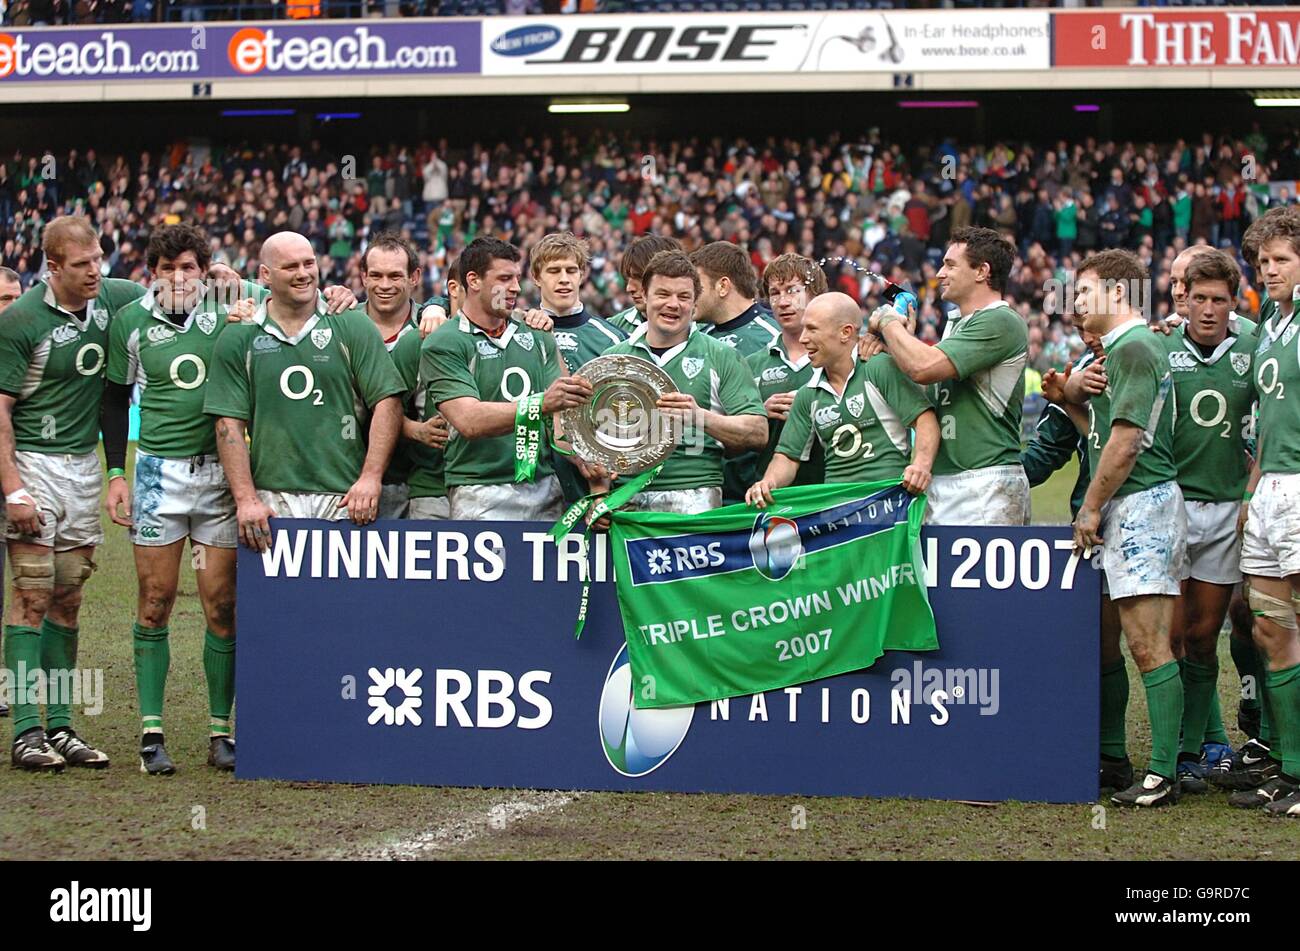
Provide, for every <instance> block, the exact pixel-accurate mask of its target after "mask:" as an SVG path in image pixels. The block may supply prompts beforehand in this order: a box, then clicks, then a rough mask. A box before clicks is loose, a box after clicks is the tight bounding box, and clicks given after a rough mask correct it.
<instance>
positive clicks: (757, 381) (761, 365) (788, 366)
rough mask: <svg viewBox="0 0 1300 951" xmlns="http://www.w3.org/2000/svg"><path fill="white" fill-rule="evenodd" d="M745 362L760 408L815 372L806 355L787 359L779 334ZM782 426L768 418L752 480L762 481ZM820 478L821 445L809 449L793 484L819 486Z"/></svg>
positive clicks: (823, 468)
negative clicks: (755, 387)
mask: <svg viewBox="0 0 1300 951" xmlns="http://www.w3.org/2000/svg"><path fill="white" fill-rule="evenodd" d="M745 362H746V363H748V364H749V372H750V373H751V374H753V377H754V385H755V386H757V387H758V398H759V400H761V401H762V403H763V404H764V405H767V401H768V399H769V398H771V397H773V396H775V395H777V394H778V393H794V392H795V391H797V390H798V389H799V388H800V387H801V386H803V385H804V384H806V383H807V382H808V381H809V380H811V379H812V375H813V373H814V372H815V371H814V369H813V365H812V363H811V362H810V361H809V360H808V355H807V354H806V353H805V354H804V355H803V356H802V357H800V358H799V359H798V360H797V361H793V362H792V361H791V360H790V351H789V350H788V349H787V348H786V345H785V339H784V338H783V337H781V336H779V335H778V336H777V337H776V339H775V340H773V341H772V342H771V343H770V344H768V347H767V350H766V351H764V352H760V353H751V354H750V355H749V357H748V358H746V361H745ZM784 427H785V424H784V423H782V422H781V421H780V420H776V419H772V418H770V417H769V418H768V421H767V446H765V447H764V449H763V451H762V452H760V453H759V454H758V458H757V459H756V460H755V461H754V477H755V480H757V479H761V478H763V473H765V472H767V466H768V463H770V462H771V461H772V456H773V454H774V453H775V452H776V447H777V445H778V444H779V443H780V442H781V431H782V429H783V428H784ZM824 478H825V466H824V464H823V460H822V450H821V446H820V445H817V446H814V447H813V451H812V455H811V457H810V458H809V459H808V461H807V462H804V463H803V464H802V465H801V466H799V474H798V475H796V476H795V479H794V484H795V485H821V483H822V481H823V480H824ZM752 484H753V483H750V485H752ZM746 488H748V486H746Z"/></svg>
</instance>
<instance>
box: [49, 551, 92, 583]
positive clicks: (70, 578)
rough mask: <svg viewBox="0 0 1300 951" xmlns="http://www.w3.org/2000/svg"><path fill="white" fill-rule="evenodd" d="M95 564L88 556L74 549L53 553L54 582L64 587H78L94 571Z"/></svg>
mask: <svg viewBox="0 0 1300 951" xmlns="http://www.w3.org/2000/svg"><path fill="white" fill-rule="evenodd" d="M95 568H96V565H95V563H94V562H93V561H91V560H90V559H89V558H88V557H86V556H85V555H83V554H81V553H80V552H75V551H59V552H55V553H54V583H55V584H57V585H60V586H62V587H66V588H79V587H81V586H82V585H83V584H85V583H86V579H87V578H89V577H90V576H91V574H92V573H93V572H94V570H95Z"/></svg>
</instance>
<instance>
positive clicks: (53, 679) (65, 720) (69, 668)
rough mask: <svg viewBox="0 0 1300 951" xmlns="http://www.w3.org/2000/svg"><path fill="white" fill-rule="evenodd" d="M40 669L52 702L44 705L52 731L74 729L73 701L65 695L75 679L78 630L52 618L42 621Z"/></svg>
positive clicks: (46, 718)
mask: <svg viewBox="0 0 1300 951" xmlns="http://www.w3.org/2000/svg"><path fill="white" fill-rule="evenodd" d="M41 667H42V668H44V670H45V676H46V677H47V678H48V689H49V691H50V693H49V702H48V703H47V704H46V705H45V720H46V723H47V725H48V728H49V730H50V731H51V732H53V731H54V730H57V729H60V728H62V727H70V726H72V698H71V697H70V696H65V695H64V694H65V692H66V691H67V689H68V688H69V687H71V686H72V677H73V676H74V675H75V672H76V669H77V629H76V628H75V627H64V626H63V625H62V624H55V623H54V622H53V621H51V620H50V619H49V618H46V619H45V620H44V621H42V622H41ZM65 671H66V672H67V673H64V672H65ZM56 700H57V701H58V702H57V703H56V702H55V701H56Z"/></svg>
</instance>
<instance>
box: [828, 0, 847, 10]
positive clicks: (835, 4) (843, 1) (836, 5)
mask: <svg viewBox="0 0 1300 951" xmlns="http://www.w3.org/2000/svg"><path fill="white" fill-rule="evenodd" d="M831 9H832V10H847V9H849V0H831Z"/></svg>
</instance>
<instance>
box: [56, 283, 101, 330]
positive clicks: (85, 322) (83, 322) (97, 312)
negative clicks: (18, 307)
mask: <svg viewBox="0 0 1300 951" xmlns="http://www.w3.org/2000/svg"><path fill="white" fill-rule="evenodd" d="M44 301H45V304H46V306H47V307H49V308H50V310H53V311H56V312H57V313H59V314H61V315H62V316H64V317H66V318H67V319H68V320H70V321H72V323H73V324H74V325H76V327H77V329H78V330H81V331H83V332H84V331H85V329H86V328H87V327H89V326H90V321H91V319H92V318H93V319H94V321H95V323H96V324H98V325H99V329H100V330H105V329H107V327H108V310H107V309H105V308H103V307H100V306H98V304H99V302H98V301H93V300H92V301H87V302H86V316H85V317H84V318H81V317H78V316H77V315H76V314H74V313H73V312H72V311H70V310H67V309H66V308H64V307H63V306H62V305H61V304H60V303H59V302H58V301H57V300H55V298H54V288H53V287H52V286H50V282H49V281H46V282H45V296H44Z"/></svg>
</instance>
